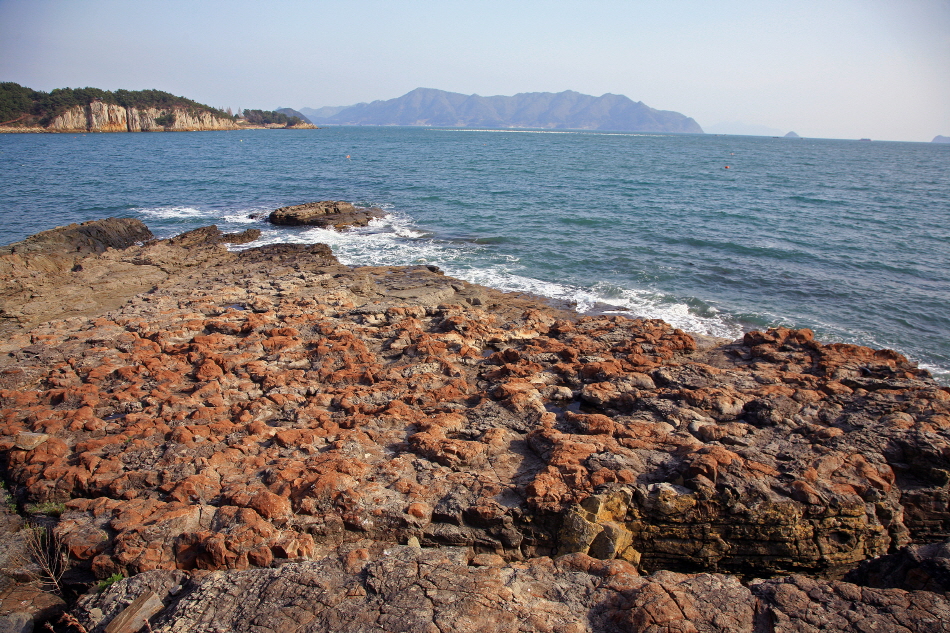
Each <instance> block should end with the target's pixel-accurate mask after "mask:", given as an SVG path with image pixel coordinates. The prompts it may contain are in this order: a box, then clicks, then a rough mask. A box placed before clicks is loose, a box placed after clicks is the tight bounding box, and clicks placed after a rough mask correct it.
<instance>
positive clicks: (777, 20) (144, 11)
mask: <svg viewBox="0 0 950 633" xmlns="http://www.w3.org/2000/svg"><path fill="white" fill-rule="evenodd" d="M0 81H15V82H17V83H19V84H22V85H25V86H29V87H31V88H35V89H39V90H47V91H48V90H51V89H53V88H57V87H67V86H68V87H73V88H75V87H83V86H95V87H98V88H104V89H109V90H115V89H117V88H127V89H142V88H157V89H159V90H165V91H168V92H172V93H175V94H176V95H182V96H186V97H188V98H191V99H194V100H196V101H200V102H202V103H207V104H209V105H213V106H218V107H228V106H230V107H232V108H235V109H236V108H239V107H240V108H263V109H273V108H277V107H292V108H297V109H299V108H301V107H313V108H316V107H320V106H326V105H350V104H353V103H357V102H360V101H373V100H376V99H391V98H393V97H398V96H400V95H403V94H405V93H406V92H408V91H410V90H412V89H413V88H417V87H426V88H439V89H442V90H451V91H453V92H461V93H465V94H473V93H474V94H480V95H485V96H487V95H511V94H515V93H518V92H541V91H547V92H559V91H561V90H568V89H569V90H576V91H578V92H582V93H585V94H592V95H601V94H604V93H607V92H611V93H615V94H623V95H626V96H628V97H630V98H631V99H633V100H634V101H643V102H644V103H646V104H647V105H649V106H651V107H654V108H659V109H663V110H676V111H678V112H682V113H683V114H686V115H688V116H691V117H693V118H694V119H696V120H697V121H698V122H699V124H700V125H703V126H707V127H709V126H712V125H714V124H717V123H722V122H733V121H740V122H743V123H746V124H752V125H760V126H768V127H771V128H776V129H781V130H786V131H787V130H794V131H796V132H797V133H798V134H800V135H802V136H812V137H828V138H860V137H870V138H874V139H881V140H911V141H929V140H931V139H932V138H933V137H934V136H935V135H937V134H942V135H950V0H820V1H812V0H786V1H784V2H780V1H779V0H757V1H754V2H753V1H740V0H642V1H641V0H625V1H624V0H586V1H585V2H575V1H572V0H563V1H558V0H548V1H546V2H544V1H534V0H505V1H494V0H489V1H479V0H467V1H466V2H457V1H454V0H439V1H434V0H399V1H396V0H345V1H344V0H339V1H337V2H324V1H319V0H312V1H308V2H303V1H300V2H295V1H281V0H272V1H271V2H266V3H265V2H260V1H255V2H250V1H247V0H226V1H218V0H187V1H181V0H152V1H148V2H145V1H139V0H0Z"/></svg>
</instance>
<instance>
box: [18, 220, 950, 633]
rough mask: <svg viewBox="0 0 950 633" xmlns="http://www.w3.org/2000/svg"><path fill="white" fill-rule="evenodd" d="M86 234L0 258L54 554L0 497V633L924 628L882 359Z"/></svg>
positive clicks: (925, 456) (28, 454)
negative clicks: (27, 546)
mask: <svg viewBox="0 0 950 633" xmlns="http://www.w3.org/2000/svg"><path fill="white" fill-rule="evenodd" d="M84 226H85V225H84ZM105 226H106V225H101V226H98V225H97V226H89V227H86V229H84V230H83V231H82V232H79V233H77V232H76V231H75V230H74V227H73V228H71V229H64V230H63V231H66V232H68V231H69V230H72V233H68V234H64V233H63V232H62V231H61V232H60V234H58V235H57V236H53V237H52V238H50V239H51V241H50V242H48V244H49V246H48V247H47V248H42V247H39V246H36V247H30V249H29V252H27V251H26V249H22V248H21V246H20V245H14V246H13V247H12V248H8V249H6V250H5V251H4V252H2V253H0V267H5V268H2V271H5V272H3V275H2V276H0V309H2V310H4V312H3V313H2V314H3V315H4V316H6V317H7V318H6V319H5V321H4V322H3V323H2V324H0V327H2V328H3V330H2V333H3V336H2V337H0V456H2V462H0V467H2V472H3V476H4V479H5V481H6V482H7V487H8V489H9V490H10V491H11V492H12V494H13V499H12V501H13V502H14V503H15V504H16V510H17V511H18V513H19V514H20V515H25V516H26V518H28V519H30V520H31V521H34V522H40V523H42V524H44V525H46V526H47V527H48V529H49V531H50V533H51V534H53V535H55V536H56V538H58V539H60V540H61V541H62V542H63V543H64V545H65V547H66V548H67V549H68V552H69V561H70V570H69V571H68V572H67V574H66V575H65V576H64V577H63V580H62V586H63V593H64V595H65V597H66V598H67V602H68V604H66V605H64V604H63V602H62V600H59V601H57V600H56V599H53V597H50V594H49V593H48V592H46V593H44V591H43V589H44V587H43V586H42V585H41V581H42V574H38V573H37V570H36V568H35V566H33V565H32V564H31V562H30V560H29V557H28V556H24V554H23V534H24V532H23V531H22V530H21V531H17V526H18V525H20V522H21V521H22V519H21V518H20V517H19V516H17V515H15V514H10V508H9V507H6V506H5V505H4V504H0V505H4V508H5V513H4V514H3V517H5V522H0V524H3V525H6V526H7V527H6V529H5V531H4V532H3V536H2V538H3V539H4V547H3V548H2V549H3V551H5V552H6V553H7V556H6V559H5V562H3V572H4V576H3V580H2V584H0V630H28V629H27V628H26V627H28V626H33V625H34V624H36V623H37V622H39V621H40V620H42V619H43V618H47V617H53V616H55V614H56V612H57V611H61V610H62V609H63V608H68V609H69V614H70V617H73V618H77V621H78V622H79V623H80V625H81V626H83V627H84V628H86V629H87V630H89V631H95V632H97V633H98V632H100V631H103V630H108V632H109V633H117V632H120V631H137V630H139V629H141V628H144V626H145V624H146V622H147V623H148V626H149V627H151V629H152V630H153V631H162V632H167V633H170V632H172V631H209V632H210V631H223V630H228V631H281V630H299V631H328V630H332V631H354V632H355V631H442V632H447V631H466V632H468V631H522V632H524V631H598V632H608V631H650V632H673V631H677V632H680V631H703V632H714V631H716V632H718V631H721V632H726V631H729V632H733V631H745V632H756V633H758V632H763V633H764V632H773V631H796V632H800V631H948V630H950V624H948V622H950V604H948V601H947V595H946V593H945V591H946V589H947V582H948V581H947V570H948V569H950V567H948V565H947V560H948V553H947V552H950V545H948V544H945V543H946V542H947V539H948V538H950V511H948V509H947V507H948V499H950V487H948V485H950V390H948V389H947V388H945V387H941V386H940V385H938V384H936V383H935V382H934V381H933V380H932V379H931V377H930V376H929V375H928V374H927V372H925V371H922V370H920V369H918V368H917V367H916V366H915V365H914V364H912V363H910V362H908V361H907V359H906V358H904V357H903V356H901V355H900V354H897V353H895V352H893V351H889V350H873V349H869V348H865V347H858V346H852V345H842V344H830V345H829V344H823V343H820V342H818V341H815V340H814V338H813V337H812V335H811V333H810V332H809V331H807V330H788V329H776V330H769V331H768V332H751V333H749V334H747V335H746V336H745V337H744V338H743V339H741V340H738V341H735V342H728V341H720V340H715V339H702V338H699V337H693V336H690V335H689V334H687V333H685V332H682V331H680V330H677V329H674V328H672V327H670V326H669V325H668V324H666V323H664V322H662V321H653V320H642V319H637V320H632V319H626V318H623V317H618V316H606V315H600V316H588V317H582V316H580V315H577V314H575V313H571V312H566V311H560V310H556V309H554V308H551V307H550V306H548V305H546V304H544V303H543V302H540V301H538V300H537V299H533V298H531V297H524V296H512V295H507V294H504V293H500V292H496V291H493V290H490V289H487V288H482V287H478V286H474V285H471V284H467V283H465V282H463V281H460V280H456V279H452V278H450V277H446V276H445V275H443V274H441V273H440V272H439V271H438V269H434V267H433V268H429V267H408V268H391V267H379V268H365V267H364V268H351V267H348V266H342V265H340V264H339V263H338V262H337V261H336V259H335V258H334V257H333V255H332V253H331V252H330V249H329V248H327V247H326V246H324V245H274V246H268V247H261V248H249V249H247V250H244V251H241V252H230V251H228V250H227V248H226V247H225V246H224V244H223V243H221V241H222V240H223V239H224V238H223V237H222V236H220V232H218V231H217V230H216V229H201V230H199V231H197V232H194V233H192V234H190V235H189V234H186V235H183V236H179V237H178V238H175V239H172V240H149V239H145V240H143V239H142V236H143V235H145V234H144V233H143V230H144V231H147V229H145V228H144V226H139V225H135V224H134V223H133V224H129V225H123V226H124V228H122V229H121V230H120V231H117V234H119V233H121V234H122V235H125V234H126V233H128V237H118V238H116V240H117V241H110V240H108V239H101V235H98V233H96V231H99V229H102V230H106V229H105V228H104V227H105ZM80 233H81V234H80ZM93 234H95V235H97V237H95V240H96V243H95V244H89V245H88V246H85V247H82V244H88V239H89V236H90V235H93ZM48 237H49V236H48ZM133 237H136V239H134V240H132V238H133ZM44 239H46V238H44ZM127 242H131V243H127ZM31 243H34V244H35V243H36V240H33V241H32V242H31ZM77 245H79V246H81V248H78V249H77ZM84 249H85V250H84ZM15 313H16V314H15ZM116 575H124V576H126V577H127V579H126V580H121V581H119V582H116V583H114V584H112V585H111V586H110V587H109V588H107V589H105V590H104V591H103V592H102V593H96V591H95V589H92V590H91V591H90V592H89V593H88V594H86V592H87V591H89V590H90V588H91V587H93V586H94V585H93V583H94V582H95V581H97V580H99V579H106V578H110V577H116ZM31 579H36V580H31ZM29 587H33V589H30V590H27V588H29ZM45 589H47V590H48V589H49V586H46V587H45ZM83 594H85V595H83ZM31 605H32V606H31ZM16 626H20V628H19V629H16V628H12V627H16ZM57 626H59V627H60V628H59V629H58V630H61V631H67V630H70V631H76V630H79V629H78V628H77V627H76V626H72V625H70V626H67V625H66V624H59V625H57ZM2 627H6V629H3V628H2Z"/></svg>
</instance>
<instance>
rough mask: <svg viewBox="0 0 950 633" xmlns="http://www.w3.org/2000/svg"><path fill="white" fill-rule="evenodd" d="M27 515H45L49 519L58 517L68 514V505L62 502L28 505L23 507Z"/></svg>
mask: <svg viewBox="0 0 950 633" xmlns="http://www.w3.org/2000/svg"><path fill="white" fill-rule="evenodd" d="M23 509H24V510H25V511H26V513H27V514H45V515H46V516H49V517H58V516H60V515H61V514H62V513H63V512H66V504H65V503H63V502H61V501H46V502H44V503H28V504H26V506H24V507H23Z"/></svg>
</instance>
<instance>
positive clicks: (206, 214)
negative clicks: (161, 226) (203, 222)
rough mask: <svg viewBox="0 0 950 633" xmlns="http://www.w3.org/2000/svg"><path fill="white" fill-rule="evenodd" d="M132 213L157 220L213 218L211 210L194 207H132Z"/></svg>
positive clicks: (213, 214)
mask: <svg viewBox="0 0 950 633" xmlns="http://www.w3.org/2000/svg"><path fill="white" fill-rule="evenodd" d="M132 212H133V213H139V214H141V215H144V216H146V217H149V218H155V219H157V220H182V219H196V218H213V217H215V213H214V212H213V211H202V210H201V209H196V208H194V207H151V208H139V209H132Z"/></svg>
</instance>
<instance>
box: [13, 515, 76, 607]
mask: <svg viewBox="0 0 950 633" xmlns="http://www.w3.org/2000/svg"><path fill="white" fill-rule="evenodd" d="M23 529H24V531H25V532H26V539H25V541H26V548H27V551H29V553H30V557H31V558H32V559H33V562H34V563H36V564H37V565H38V566H39V568H40V571H41V574H42V580H44V581H46V582H49V583H50V584H52V585H53V587H54V589H55V591H56V593H58V594H60V595H62V593H63V591H62V585H60V580H61V579H62V577H63V574H64V573H66V567H67V564H68V562H69V550H68V549H67V547H66V543H64V542H63V540H62V539H61V538H59V537H58V536H57V535H56V534H55V533H54V532H53V531H51V530H47V529H46V528H45V527H43V526H41V525H35V524H34V525H27V526H25V527H24V528H23Z"/></svg>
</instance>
